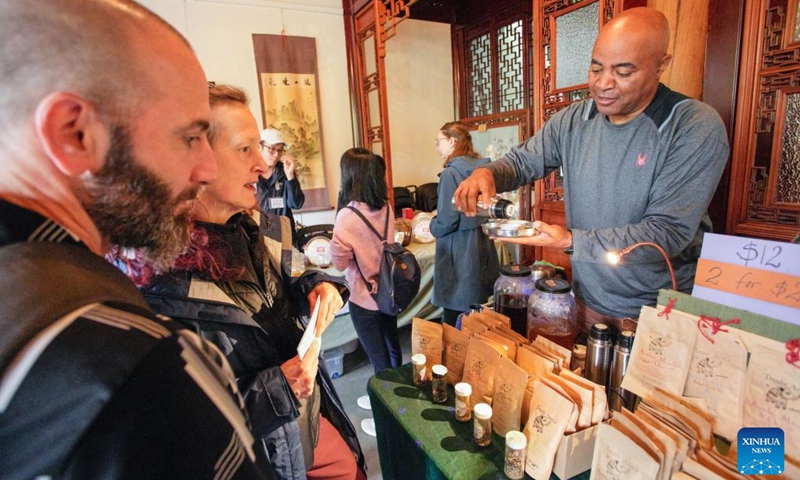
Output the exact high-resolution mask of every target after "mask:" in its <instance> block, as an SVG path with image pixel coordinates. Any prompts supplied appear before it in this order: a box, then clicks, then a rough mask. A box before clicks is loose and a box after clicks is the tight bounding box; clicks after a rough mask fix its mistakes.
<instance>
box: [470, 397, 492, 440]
mask: <svg viewBox="0 0 800 480" xmlns="http://www.w3.org/2000/svg"><path fill="white" fill-rule="evenodd" d="M472 413H473V414H474V417H475V419H474V422H473V424H472V437H473V438H474V439H475V443H476V444H477V445H478V446H479V447H488V446H489V445H491V443H492V407H490V406H489V405H488V404H486V403H479V404H477V405H475V408H474V409H472Z"/></svg>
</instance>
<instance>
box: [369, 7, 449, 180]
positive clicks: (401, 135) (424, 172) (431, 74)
mask: <svg viewBox="0 0 800 480" xmlns="http://www.w3.org/2000/svg"><path fill="white" fill-rule="evenodd" d="M413 14H414V7H411V15H412V16H413ZM385 63H386V89H387V94H386V95H387V100H388V103H389V132H390V135H391V136H390V141H391V147H392V179H393V181H394V184H395V185H422V184H423V183H428V182H437V181H438V180H439V179H438V177H437V176H436V175H437V174H438V173H439V172H440V171H441V170H442V158H441V157H440V156H439V154H438V153H437V151H436V148H435V147H434V146H433V141H434V140H435V139H436V134H437V132H438V131H439V127H441V126H442V125H444V124H445V123H446V122H450V121H453V120H455V113H454V101H453V60H452V53H451V47H450V25H447V24H444V23H435V22H424V21H420V20H414V19H413V18H411V19H409V20H405V21H403V22H402V23H400V24H399V25H398V26H397V35H396V36H394V37H392V38H390V39H389V41H388V42H386V61H385Z"/></svg>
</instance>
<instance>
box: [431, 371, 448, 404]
mask: <svg viewBox="0 0 800 480" xmlns="http://www.w3.org/2000/svg"><path fill="white" fill-rule="evenodd" d="M431 371H432V372H433V383H432V385H433V386H432V389H433V401H434V402H436V403H444V402H446V401H447V367H445V366H444V365H434V366H433V368H432V369H431Z"/></svg>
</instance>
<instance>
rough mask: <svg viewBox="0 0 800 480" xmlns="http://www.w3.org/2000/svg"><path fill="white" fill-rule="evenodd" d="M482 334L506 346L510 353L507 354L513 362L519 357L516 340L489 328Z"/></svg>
mask: <svg viewBox="0 0 800 480" xmlns="http://www.w3.org/2000/svg"><path fill="white" fill-rule="evenodd" d="M481 335H483V336H484V337H486V338H488V339H489V340H493V341H495V342H497V343H499V344H500V345H503V346H504V347H506V351H507V352H508V355H506V356H507V357H508V358H509V359H510V360H511V361H512V362H513V361H514V360H515V359H516V358H517V344H516V343H515V342H514V341H512V340H510V339H508V338H506V337H504V336H503V335H500V334H499V333H496V332H495V331H494V330H487V331H485V332H483V333H482V334H481Z"/></svg>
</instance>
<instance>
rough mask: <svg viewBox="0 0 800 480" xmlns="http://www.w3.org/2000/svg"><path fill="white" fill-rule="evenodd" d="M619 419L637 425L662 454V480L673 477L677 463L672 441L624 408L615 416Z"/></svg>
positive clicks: (660, 461)
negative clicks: (675, 463)
mask: <svg viewBox="0 0 800 480" xmlns="http://www.w3.org/2000/svg"><path fill="white" fill-rule="evenodd" d="M617 417H619V418H624V419H627V420H628V421H630V422H631V424H632V425H635V426H636V428H637V429H638V430H639V431H641V432H642V433H643V434H644V437H645V438H647V439H649V440H650V441H651V442H652V443H653V445H655V447H656V448H657V449H658V451H659V452H661V458H660V459H659V463H660V464H661V468H660V470H659V471H660V474H661V480H669V479H670V478H671V477H672V473H673V467H674V462H675V444H674V443H673V442H672V440H671V439H670V438H669V437H668V436H667V435H666V434H665V433H662V432H660V431H658V430H656V429H654V428H652V427H650V426H649V425H648V424H647V423H645V422H644V421H642V420H641V419H639V418H637V416H636V415H634V414H633V413H631V412H630V411H628V410H626V409H624V408H623V409H622V411H621V412H619V413H618V414H616V415H614V418H617ZM678 470H679V469H676V470H675V471H678Z"/></svg>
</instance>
